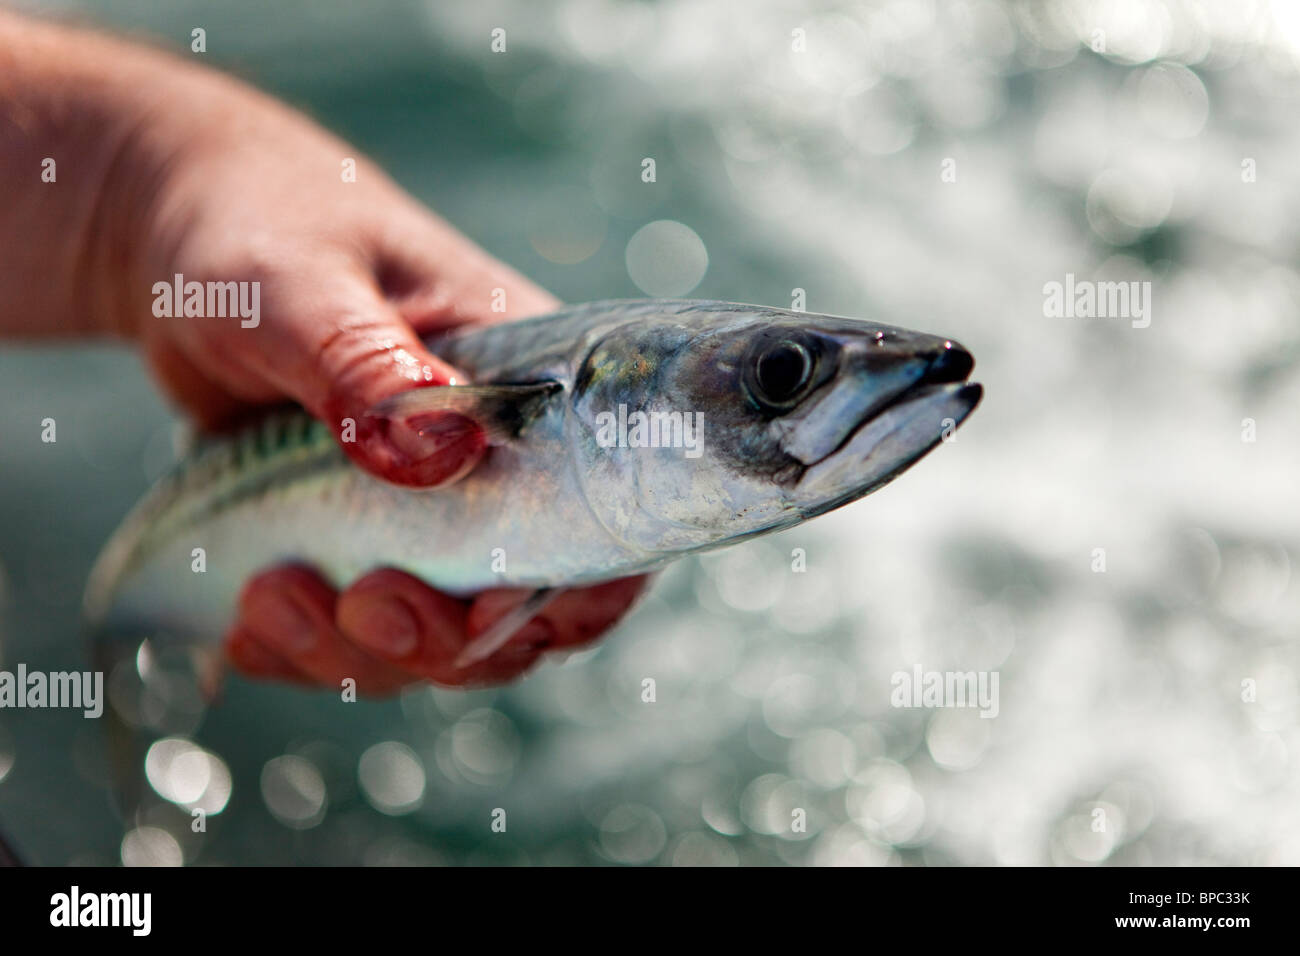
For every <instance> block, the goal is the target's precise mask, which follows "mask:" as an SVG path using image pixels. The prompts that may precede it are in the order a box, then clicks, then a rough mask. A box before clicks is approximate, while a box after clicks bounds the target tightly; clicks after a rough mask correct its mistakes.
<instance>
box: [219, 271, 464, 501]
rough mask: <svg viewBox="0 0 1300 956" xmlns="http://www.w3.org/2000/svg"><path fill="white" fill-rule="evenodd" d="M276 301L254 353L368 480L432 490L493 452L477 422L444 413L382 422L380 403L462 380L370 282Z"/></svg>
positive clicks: (353, 279)
mask: <svg viewBox="0 0 1300 956" xmlns="http://www.w3.org/2000/svg"><path fill="white" fill-rule="evenodd" d="M293 285H295V286H307V285H309V286H310V288H301V287H300V288H291V289H286V290H283V292H282V294H281V295H280V296H277V298H278V299H280V300H281V304H280V305H276V304H274V303H273V304H272V307H271V310H270V314H269V315H268V317H267V321H266V322H264V323H262V326H261V328H260V329H252V330H240V332H241V333H242V334H248V333H249V332H253V333H254V334H256V333H258V332H261V333H262V336H263V337H264V338H265V341H264V342H263V343H262V344H261V345H260V346H258V347H257V348H256V350H255V354H256V355H257V356H259V358H260V360H261V361H262V362H263V363H264V367H263V369H262V372H263V374H264V375H265V376H266V377H267V379H268V380H269V381H270V382H272V383H273V384H274V385H276V386H277V387H278V388H280V389H282V390H283V391H284V392H285V393H287V394H288V395H290V396H292V397H293V398H295V399H297V400H298V401H299V402H300V403H302V405H303V406H304V407H306V408H307V409H308V410H309V411H310V412H311V413H312V414H314V415H315V416H316V417H317V418H319V419H321V421H323V422H325V423H326V424H327V425H328V426H329V428H330V429H331V431H332V432H333V433H334V436H335V438H336V439H337V440H338V442H339V445H340V446H341V447H342V449H343V451H344V452H345V453H346V454H347V455H348V457H349V458H351V459H352V460H353V461H354V462H356V463H357V464H358V465H359V466H360V467H362V468H364V469H365V470H366V471H368V472H370V473H371V474H374V475H376V476H377V477H379V478H383V479H384V480H386V481H389V482H393V483H395V484H401V485H411V486H426V487H427V486H432V485H441V484H446V483H448V482H452V481H455V480H457V479H458V478H460V477H462V476H464V475H465V474H466V473H468V472H469V471H470V470H471V469H472V468H473V467H474V465H475V464H477V463H478V460H479V458H481V457H482V455H483V452H484V450H485V448H486V447H487V439H486V436H485V435H484V433H483V430H482V429H481V428H480V427H479V426H478V425H477V424H476V423H475V422H473V421H472V420H470V419H468V418H465V417H464V416H461V415H456V414H454V413H444V414H442V415H439V416H437V417H436V418H434V419H432V420H430V419H429V418H427V417H426V418H425V419H423V420H422V421H421V422H420V425H419V427H418V428H417V427H415V426H413V425H409V424H407V423H404V422H401V421H394V420H389V419H386V418H376V417H374V416H371V415H368V414H367V411H368V410H369V409H370V408H371V407H373V406H374V405H375V404H376V403H377V402H379V401H381V400H383V399H385V398H388V397H390V396H392V395H395V394H397V393H398V392H401V391H405V390H407V389H410V388H422V387H427V386H436V385H448V384H453V383H458V382H464V381H465V376H464V375H463V374H461V373H459V372H457V371H456V370H455V369H453V368H452V367H451V366H449V365H448V364H447V363H445V362H443V361H442V360H441V359H439V358H437V357H436V356H434V355H432V354H431V353H430V352H429V351H428V350H427V349H425V347H424V345H423V344H422V343H421V341H420V339H419V337H418V336H417V335H416V333H415V332H414V330H413V329H412V328H411V327H410V325H408V324H407V323H406V321H405V320H404V319H403V318H402V317H401V316H400V315H399V314H398V313H397V311H396V310H395V309H394V308H393V306H392V305H391V304H390V303H389V302H387V301H386V300H385V299H384V298H383V296H382V295H381V294H380V292H379V290H378V289H377V288H375V286H374V285H373V283H372V282H371V281H369V279H368V277H366V276H364V275H360V274H357V273H354V272H344V273H342V274H340V273H337V272H336V273H334V275H333V276H331V277H330V278H328V279H326V280H325V281H321V282H311V283H294V284H293Z"/></svg>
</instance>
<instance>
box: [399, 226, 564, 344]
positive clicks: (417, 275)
mask: <svg viewBox="0 0 1300 956" xmlns="http://www.w3.org/2000/svg"><path fill="white" fill-rule="evenodd" d="M378 245H379V248H378V258H377V274H378V276H379V277H380V286H381V288H382V289H383V291H384V293H385V295H387V296H388V297H389V299H391V300H392V301H393V303H394V304H395V305H396V307H397V309H398V311H399V312H400V313H401V315H402V317H403V318H405V319H406V321H408V322H409V323H410V324H411V325H412V326H413V327H414V328H415V329H416V330H417V331H418V332H421V333H423V334H429V333H432V332H438V331H442V330H444V329H448V328H453V327H455V326H459V325H464V324H467V323H495V322H504V321H510V320H513V319H520V318H524V317H526V316H530V315H541V314H543V313H546V312H551V311H553V310H554V309H555V308H556V307H557V306H558V305H559V300H558V299H556V298H555V296H553V295H551V294H550V293H549V292H547V291H546V290H545V289H542V288H541V287H540V286H538V285H536V284H534V283H533V282H531V281H529V280H528V279H526V278H524V277H523V276H522V275H520V274H519V273H518V272H516V271H515V270H514V269H512V268H510V267H509V266H507V265H506V264H505V263H503V262H500V261H499V260H497V259H494V258H492V257H491V256H490V255H488V254H487V253H486V252H484V251H483V250H482V249H480V248H479V247H478V246H477V245H475V244H474V243H473V242H471V241H470V240H469V239H467V238H465V237H464V236H463V235H461V234H460V233H458V232H456V230H454V229H452V228H451V227H450V226H448V225H447V224H446V223H444V222H442V221H441V220H438V219H437V218H435V217H433V216H431V215H429V214H428V213H427V212H425V211H424V210H423V209H420V210H418V211H417V212H416V213H415V214H413V215H411V216H409V217H398V218H394V219H392V220H390V221H389V222H388V223H387V224H386V226H385V228H384V231H383V232H382V233H381V235H380V239H379V244H378Z"/></svg>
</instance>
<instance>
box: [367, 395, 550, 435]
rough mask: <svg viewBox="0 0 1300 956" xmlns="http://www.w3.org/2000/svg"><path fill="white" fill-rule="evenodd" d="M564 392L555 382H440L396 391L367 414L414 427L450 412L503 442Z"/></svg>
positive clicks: (520, 429) (520, 430) (521, 429)
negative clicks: (454, 383) (429, 386)
mask: <svg viewBox="0 0 1300 956" xmlns="http://www.w3.org/2000/svg"><path fill="white" fill-rule="evenodd" d="M562 391H564V386H563V385H562V384H561V383H559V382H555V381H545V382H529V383H527V384H520V385H441V386H434V387H432V388H413V389H411V390H409V391H406V392H399V393H398V394H396V395H393V396H392V397H390V398H386V399H384V400H383V401H382V402H379V403H378V404H377V405H375V406H373V407H372V408H371V409H370V410H369V411H368V412H366V414H367V415H370V416H373V417H376V418H389V419H394V420H401V421H403V422H405V423H407V424H408V425H413V426H414V427H416V428H417V429H418V428H419V423H420V420H421V419H422V418H425V417H432V416H437V415H440V414H442V413H444V412H454V413H455V414H458V415H464V416H465V417H466V418H469V419H472V420H473V421H474V422H476V423H477V424H478V425H479V427H481V428H482V429H483V432H484V434H486V435H487V440H488V443H489V444H492V445H504V444H506V443H508V442H510V441H512V440H513V439H515V438H517V437H518V436H519V433H520V432H522V431H523V430H524V429H525V428H526V427H527V426H528V424H529V423H530V422H532V421H533V420H534V419H535V418H537V416H538V415H540V414H541V413H542V411H543V410H544V409H545V407H546V402H547V400H548V399H550V398H551V397H552V396H553V395H555V394H557V393H558V392H562Z"/></svg>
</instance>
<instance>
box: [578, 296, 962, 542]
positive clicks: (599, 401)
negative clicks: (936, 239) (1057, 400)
mask: <svg viewBox="0 0 1300 956" xmlns="http://www.w3.org/2000/svg"><path fill="white" fill-rule="evenodd" d="M973 367H974V359H973V358H972V357H971V354H970V353H969V352H968V351H967V350H966V349H964V348H963V347H962V346H961V345H959V344H958V343H956V342H954V341H952V340H951V339H947V338H944V337H941V336H934V335H927V334H924V333H919V332H912V331H908V330H906V329H901V328H896V327H893V326H887V325H879V324H876V323H872V322H866V321H859V320H855V319H843V318H836V317H833V316H823V315H811V314H807V313H800V312H790V311H785V310H779V309H767V308H762V307H758V306H740V305H733V304H730V303H696V304H694V305H693V306H692V307H690V308H688V309H684V310H679V311H676V312H673V313H670V314H665V315H661V316H659V317H656V318H651V319H646V320H644V321H640V322H635V323H628V324H626V325H624V326H621V327H618V328H616V329H614V330H613V331H610V332H607V333H605V334H604V335H603V336H602V337H601V338H600V339H599V341H597V342H596V343H595V344H594V345H593V346H592V348H591V350H590V352H589V353H588V354H587V356H586V359H585V361H584V362H583V363H582V366H581V368H580V369H579V373H578V375H577V377H576V380H575V387H574V396H573V404H572V416H571V419H572V428H573V435H574V437H575V439H576V440H575V442H574V446H575V448H577V455H578V458H579V460H578V469H579V473H580V475H582V476H583V481H584V491H585V492H586V495H587V499H588V501H589V503H590V504H591V507H592V508H593V511H594V512H595V514H596V515H597V517H598V518H599V519H600V520H601V521H602V523H603V524H604V525H605V527H606V528H607V529H608V530H609V531H610V532H611V533H613V534H615V535H616V536H617V537H619V538H620V539H621V540H623V541H624V542H626V543H627V544H629V545H631V546H634V547H637V548H640V549H643V550H647V551H659V552H683V551H693V550H701V549H705V548H710V547H716V546H719V545H722V544H727V543H730V542H733V541H735V540H738V539H740V538H744V537H748V536H750V535H755V534H761V533H765V532H768V531H776V530H779V529H781V528H785V527H789V526H791V525H794V524H797V523H799V522H801V521H803V520H806V519H808V518H811V517H814V516H816V515H819V514H822V513H824V512H826V511H829V510H831V509H833V508H838V507H840V506H841V505H844V504H847V503H849V502H851V501H854V500H856V499H858V498H861V497H863V496H864V495H867V494H870V493H871V492H872V491H874V490H876V489H877V488H879V487H881V486H882V485H884V484H886V483H887V482H889V481H891V480H892V479H894V478H895V477H897V476H898V475H899V474H901V473H902V472H903V471H904V470H906V469H907V468H908V467H909V466H911V465H912V464H914V463H915V462H916V461H917V460H919V459H920V458H921V457H923V456H924V455H925V454H926V453H927V452H929V451H930V450H931V449H932V448H934V447H935V446H936V445H938V444H939V443H940V442H941V441H943V440H944V439H945V438H946V437H947V436H949V435H950V434H951V433H952V432H953V430H955V429H956V428H957V426H958V425H960V424H961V423H962V422H963V421H964V420H965V419H966V417H967V416H968V415H969V414H970V413H971V411H972V410H974V408H975V406H976V404H977V403H978V402H979V400H980V397H981V394H982V389H981V387H980V386H979V385H977V384H973V383H970V382H968V381H967V379H968V376H969V375H970V372H971V370H972V368H973Z"/></svg>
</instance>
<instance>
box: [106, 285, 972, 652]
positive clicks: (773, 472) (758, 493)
mask: <svg viewBox="0 0 1300 956" xmlns="http://www.w3.org/2000/svg"><path fill="white" fill-rule="evenodd" d="M427 344H428V346H429V348H430V349H431V351H433V352H434V353H435V354H436V355H438V356H440V357H441V358H443V359H445V360H446V361H447V362H448V363H450V364H451V365H453V366H454V367H456V368H458V369H461V370H462V371H464V372H465V373H466V375H467V376H468V377H469V381H470V384H464V385H447V386H435V387H426V388H416V389H411V390H408V391H405V392H402V393H399V394H398V395H396V396H394V397H392V398H390V399H388V400H386V401H385V402H382V403H380V404H379V405H377V406H376V407H375V408H374V409H372V410H371V411H370V414H371V415H373V416H375V417H377V418H385V419H388V420H390V421H396V420H403V421H419V420H420V419H421V417H422V416H429V415H434V414H437V413H440V412H446V411H455V412H458V413H460V414H464V415H466V416H468V417H470V418H473V419H474V420H475V421H477V422H478V423H479V424H480V425H481V426H482V427H483V429H484V431H485V433H486V435H487V437H488V441H489V450H488V452H487V454H486V456H485V457H484V459H483V460H482V461H481V462H480V463H479V464H478V465H477V466H476V467H475V468H474V470H473V471H471V472H470V473H469V475H468V476H466V477H465V478H463V479H462V480H460V481H458V482H456V483H454V484H452V485H449V486H445V487H441V488H438V489H434V490H425V489H412V488H406V487H399V486H397V485H393V484H390V483H387V482H384V481H382V480H381V479H378V478H376V477H374V476H372V475H370V474H368V473H366V472H365V471H363V470H361V469H360V468H359V467H357V466H356V465H354V464H353V463H352V462H351V460H350V459H349V458H348V457H347V455H346V454H344V452H343V451H342V450H341V449H340V447H339V444H338V442H337V441H336V440H335V436H334V434H333V433H332V432H331V430H330V428H329V427H327V426H326V425H325V424H324V423H322V422H320V421H317V420H316V419H314V418H312V417H311V416H310V415H308V414H307V413H306V412H305V411H295V412H290V413H288V414H279V415H272V416H269V417H267V418H266V419H265V421H263V422H261V423H259V424H257V425H255V426H253V427H251V428H249V429H246V430H245V431H243V432H242V433H239V434H237V435H234V436H229V437H225V438H221V439H214V440H210V441H208V442H206V443H205V444H203V445H202V446H200V447H198V448H197V449H196V450H195V451H194V452H193V453H192V454H191V455H189V456H187V457H186V458H184V459H183V460H182V461H181V462H180V463H179V464H178V465H177V466H176V467H175V469H174V470H173V471H171V472H170V473H169V474H168V475H167V476H165V477H164V478H163V479H162V480H161V481H160V482H159V483H158V484H157V485H156V486H155V487H154V488H153V489H152V490H150V491H149V492H148V494H147V495H146V496H145V497H144V498H143V500H142V501H141V502H140V503H139V504H138V505H137V506H136V508H135V509H134V510H133V511H132V512H131V513H130V514H129V515H128V517H127V518H126V519H125V520H124V521H123V523H122V525H121V526H120V528H119V529H118V530H117V531H116V532H115V533H114V534H113V535H112V537H111V538H110V539H109V541H108V543H107V545H106V546H105V547H104V549H103V552H102V554H101V555H100V557H99V560H98V561H97V562H96V564H95V566H94V569H93V571H92V573H91V576H90V578H89V582H88V585H87V589H86V595H85V600H84V605H85V611H86V617H87V619H88V621H89V622H90V623H91V624H92V626H93V627H94V628H95V629H96V630H98V631H99V632H101V633H111V634H123V633H130V634H142V633H147V634H149V635H151V638H150V639H151V640H154V641H180V642H186V643H190V644H199V645H204V644H206V645H209V646H210V645H213V644H215V642H217V641H218V640H219V639H220V637H221V636H222V635H223V634H224V633H225V632H226V630H227V629H228V628H229V626H230V625H231V623H232V621H233V616H234V613H235V608H236V603H237V597H238V593H239V589H240V587H241V585H242V584H243V583H244V582H245V581H246V580H247V579H248V578H249V577H250V576H251V575H253V574H255V573H256V572H258V571H260V570H263V569H265V568H267V567H270V566H274V565H277V564H281V563H286V562H295V563H307V564H310V565H312V566H314V567H315V568H316V569H317V570H318V571H319V572H320V573H321V574H322V575H323V576H324V577H325V578H326V579H328V580H330V581H332V582H334V583H335V584H338V585H343V584H346V583H347V582H348V581H350V580H351V579H353V578H355V577H356V576H358V575H360V574H363V573H365V572H367V571H370V570H372V569H374V568H377V567H392V568H398V569H401V570H404V571H407V572H409V573H411V574H413V575H416V576H417V577H419V578H421V579H423V580H425V581H427V582H428V583H429V584H430V585H432V586H434V587H436V588H439V589H441V590H443V591H445V592H448V593H450V594H453V595H458V596H467V595H470V594H473V593H475V592H478V591H481V590H484V589H486V588H495V587H513V588H525V589H528V590H529V591H530V592H531V594H532V597H531V598H530V599H529V600H528V601H526V602H525V604H524V605H523V606H522V607H521V609H520V611H519V612H518V613H517V614H515V615H514V616H513V618H512V620H510V621H508V622H506V623H505V624H503V625H501V626H499V628H498V629H496V630H495V631H494V633H493V634H491V635H485V636H484V637H481V638H480V639H479V640H478V641H477V642H476V646H475V647H474V648H472V649H470V655H469V657H467V658H466V660H472V659H475V657H474V655H475V654H477V655H478V657H480V658H481V657H482V656H485V655H486V654H487V653H490V652H491V650H492V649H493V648H494V646H499V645H500V644H501V643H502V642H504V641H505V640H506V639H508V637H509V632H510V630H511V629H512V628H517V627H519V626H521V625H522V624H523V623H524V622H525V621H526V620H527V619H528V617H529V616H531V615H532V614H534V613H536V611H537V610H539V609H540V608H541V607H542V606H544V604H545V603H546V601H547V600H549V598H550V597H553V596H554V595H555V594H557V593H561V592H562V591H563V590H564V589H566V588H571V587H575V586H580V585H586V584H592V583H596V582H599V581H604V580H608V579H613V578H619V577H624V576H627V575H634V574H642V573H647V572H653V571H657V570H659V569H661V568H663V567H665V566H666V565H668V564H670V563H671V562H674V561H677V560H680V559H682V558H684V557H686V556H688V555H691V554H694V553H697V552H702V551H708V550H712V549H715V548H720V547H725V546H729V545H733V544H736V543H738V542H741V541H744V540H747V539H749V538H752V537H755V536H757V535H763V534H770V533H772V532H776V531H780V530H783V529H786V528H790V527H792V526H794V525H797V524H799V523H801V522H803V521H807V520H809V519H811V518H814V517H817V516H819V515H822V514H825V513H826V512H829V511H832V510H834V509H837V508H840V507H842V506H844V505H847V504H849V503H850V502H853V501H856V500H857V499H860V498H862V497H864V496H866V495H868V494H870V493H871V492H873V491H875V490H876V489H878V488H880V487H882V486H883V485H885V484H887V483H888V482H890V481H892V480H893V479H894V478H896V477H897V476H898V475H900V474H901V473H902V472H903V471H905V470H906V469H907V468H909V467H911V466H912V465H913V464H915V463H916V462H917V461H918V460H919V459H920V458H922V457H923V456H925V455H926V454H927V453H928V452H929V451H930V450H931V449H933V448H934V447H936V446H937V445H939V444H940V443H942V442H943V440H944V439H945V438H946V437H948V436H949V435H950V434H951V433H952V431H953V430H954V429H955V428H957V427H958V426H959V425H961V424H962V423H963V422H964V421H965V419H966V418H967V416H969V415H970V414H971V412H972V411H973V410H974V409H975V407H976V405H977V404H978V403H979V401H980V399H981V396H982V394H983V390H982V386H981V385H979V384H977V383H973V382H971V381H969V376H970V374H971V371H972V369H973V367H974V359H973V358H972V356H971V353H970V352H969V351H968V350H966V349H965V348H964V347H962V346H961V345H960V344H959V343H957V342H955V341H953V340H951V339H948V338H944V337H942V336H936V335H930V334H925V333H921V332H913V331H909V330H907V329H903V328H898V327H895V326H890V325H882V324H878V323H875V322H871V321H866V320H862V319H852V318H841V317H834V316H827V315H818V314H812V313H806V312H796V311H789V310H785V309H778V308H770V307H766V306H760V305H745V304H738V303H730V302H718V301H707V300H686V299H645V300H613V301H602V302H593V303H586V304H582V305H575V306H571V307H567V308H564V309H561V310H560V311H557V312H555V313H553V314H550V315H545V316H539V317H536V318H531V319H525V320H522V321H518V322H511V323H504V324H499V325H491V326H475V327H469V328H465V329H463V330H460V331H456V332H453V333H451V334H447V335H443V336H440V337H437V338H433V339H430V340H428V342H427Z"/></svg>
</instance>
